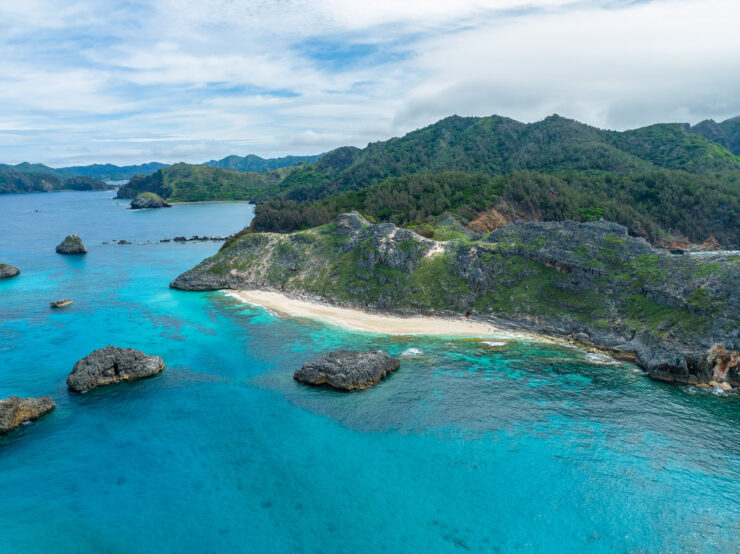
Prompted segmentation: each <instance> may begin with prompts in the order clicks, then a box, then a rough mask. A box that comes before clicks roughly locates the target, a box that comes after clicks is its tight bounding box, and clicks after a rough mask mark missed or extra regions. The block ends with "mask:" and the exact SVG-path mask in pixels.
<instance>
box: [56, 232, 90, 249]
mask: <svg viewBox="0 0 740 554" xmlns="http://www.w3.org/2000/svg"><path fill="white" fill-rule="evenodd" d="M57 254H87V248H85V244H84V243H83V242H82V239H81V238H80V235H67V237H66V238H65V239H64V240H63V241H62V242H61V243H59V245H58V246H57Z"/></svg>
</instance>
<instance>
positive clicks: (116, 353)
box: [67, 346, 164, 392]
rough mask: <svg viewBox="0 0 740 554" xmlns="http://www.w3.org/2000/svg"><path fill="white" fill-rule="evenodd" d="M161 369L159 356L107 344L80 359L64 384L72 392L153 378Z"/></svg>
mask: <svg viewBox="0 0 740 554" xmlns="http://www.w3.org/2000/svg"><path fill="white" fill-rule="evenodd" d="M163 369H164V361H163V360H162V358H161V357H159V356H149V355H147V354H144V353H143V352H141V351H139V350H134V349H133V348H119V347H117V346H106V347H105V348H100V349H98V350H95V351H94V352H92V353H91V354H88V355H87V356H85V357H84V358H82V359H81V360H79V361H78V362H77V363H76V364H75V366H74V368H73V369H72V373H70V374H69V376H68V377H67V386H68V387H69V388H70V390H72V391H74V392H85V391H88V390H90V389H94V388H95V387H102V386H105V385H112V384H113V383H120V382H122V381H138V380H139V379H145V378H146V377H152V376H154V375H156V374H157V373H159V372H160V371H162V370H163Z"/></svg>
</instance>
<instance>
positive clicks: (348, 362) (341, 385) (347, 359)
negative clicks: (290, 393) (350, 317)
mask: <svg viewBox="0 0 740 554" xmlns="http://www.w3.org/2000/svg"><path fill="white" fill-rule="evenodd" d="M400 363H401V362H400V361H399V360H398V359H396V358H393V357H392V356H389V355H388V354H386V353H385V352H383V351H381V350H376V351H374V352H356V351H352V350H339V351H337V352H332V353H330V354H327V355H326V356H324V357H323V358H320V359H318V360H316V361H315V362H309V363H305V364H303V367H301V369H299V370H296V372H295V373H294V374H293V378H294V379H295V380H297V381H301V382H302V383H307V384H309V385H314V386H317V385H329V386H330V387H333V388H335V389H339V390H343V391H350V390H355V389H366V388H368V387H371V386H372V385H375V384H377V383H379V382H380V381H382V380H383V379H384V378H385V377H386V376H387V375H388V374H390V373H392V372H393V371H395V370H397V369H398V366H399V365H400Z"/></svg>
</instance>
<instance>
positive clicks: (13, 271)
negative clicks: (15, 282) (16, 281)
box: [0, 264, 21, 279]
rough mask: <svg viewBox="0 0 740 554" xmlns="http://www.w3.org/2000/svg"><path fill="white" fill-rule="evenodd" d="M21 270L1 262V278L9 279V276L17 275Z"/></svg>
mask: <svg viewBox="0 0 740 554" xmlns="http://www.w3.org/2000/svg"><path fill="white" fill-rule="evenodd" d="M20 272H21V270H20V269H18V268H17V267H13V266H12V265H8V264H0V279H8V278H9V277H15V276H16V275H18V274H19V273H20Z"/></svg>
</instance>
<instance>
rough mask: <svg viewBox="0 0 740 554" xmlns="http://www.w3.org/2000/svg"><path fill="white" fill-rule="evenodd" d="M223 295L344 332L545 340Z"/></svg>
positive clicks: (457, 322)
mask: <svg viewBox="0 0 740 554" xmlns="http://www.w3.org/2000/svg"><path fill="white" fill-rule="evenodd" d="M222 292H223V293H224V294H226V295H228V296H231V297H232V298H236V299H237V300H240V301H241V302H245V303H247V304H252V305H254V306H260V307H262V308H265V309H267V310H269V311H271V312H274V313H276V314H279V315H286V316H289V317H295V318H309V319H314V320H318V321H322V322H324V323H328V324H331V325H334V326H337V327H342V328H344V329H351V330H354V331H363V332H367V333H377V334H383V335H391V336H412V335H439V336H460V337H469V338H491V339H508V340H513V339H523V338H526V339H533V340H546V339H545V338H544V337H538V336H535V335H533V334H531V333H526V332H522V331H512V330H507V329H502V328H499V327H496V326H494V325H491V324H489V323H484V322H481V321H471V320H469V319H466V318H464V317H461V318H459V319H458V318H446V317H433V316H410V317H402V316H394V315H386V314H378V313H371V312H365V311H363V310H359V309H354V308H344V307H339V306H331V305H328V304H322V303H319V302H315V301H310V300H305V299H300V298H293V297H290V296H286V295H285V294H281V293H279V292H272V291H264V290H224V291H222Z"/></svg>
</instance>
